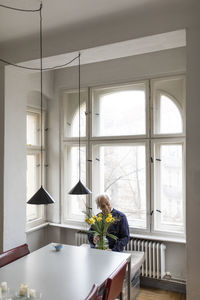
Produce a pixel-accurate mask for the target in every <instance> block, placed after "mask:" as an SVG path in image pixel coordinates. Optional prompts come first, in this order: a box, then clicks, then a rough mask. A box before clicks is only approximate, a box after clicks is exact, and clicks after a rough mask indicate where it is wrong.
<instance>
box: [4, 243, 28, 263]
mask: <svg viewBox="0 0 200 300" xmlns="http://www.w3.org/2000/svg"><path fill="white" fill-rule="evenodd" d="M29 253H30V251H29V249H28V245H27V244H23V245H20V246H18V247H16V248H13V249H10V250H8V251H5V252H3V253H2V254H0V268H1V267H3V266H5V265H7V264H9V263H11V262H13V261H15V260H17V259H19V258H21V257H23V256H25V255H27V254H29Z"/></svg>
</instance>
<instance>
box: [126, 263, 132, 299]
mask: <svg viewBox="0 0 200 300" xmlns="http://www.w3.org/2000/svg"><path fill="white" fill-rule="evenodd" d="M127 285H128V286H127V287H128V300H131V259H129V261H128V280H127Z"/></svg>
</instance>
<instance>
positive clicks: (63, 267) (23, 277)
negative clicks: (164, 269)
mask: <svg viewBox="0 0 200 300" xmlns="http://www.w3.org/2000/svg"><path fill="white" fill-rule="evenodd" d="M54 245H55V244H54V243H50V244H48V245H46V246H44V247H42V248H40V249H38V250H36V251H34V252H32V253H30V254H28V255H26V256H24V257H22V258H20V259H18V260H16V261H14V262H12V263H10V264H8V265H6V266H4V267H2V268H0V282H7V285H8V287H9V288H10V290H12V291H17V290H18V289H19V286H20V284H26V285H28V287H29V288H30V289H34V290H35V291H37V293H39V294H40V295H41V299H42V300H84V299H85V298H86V297H87V295H88V294H89V292H90V290H91V288H92V286H93V284H97V285H98V286H99V287H101V286H103V285H104V284H105V282H106V279H107V278H108V277H109V276H110V275H111V274H112V272H113V271H115V270H116V269H117V267H118V266H119V265H120V264H121V263H122V262H124V261H127V262H128V266H129V267H128V281H127V282H128V295H127V299H128V300H130V259H131V254H130V253H122V252H114V251H105V250H98V249H92V248H89V247H79V246H72V245H63V247H62V249H61V250H60V251H56V249H55V247H54Z"/></svg>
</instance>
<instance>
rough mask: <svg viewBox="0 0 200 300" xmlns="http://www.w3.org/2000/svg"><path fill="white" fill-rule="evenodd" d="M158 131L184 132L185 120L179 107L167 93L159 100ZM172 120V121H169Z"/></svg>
mask: <svg viewBox="0 0 200 300" xmlns="http://www.w3.org/2000/svg"><path fill="white" fill-rule="evenodd" d="M156 110H157V112H158V113H159V116H158V115H157V118H156V121H157V123H156V126H155V128H156V133H165V134H166V133H181V132H183V122H182V117H181V113H180V110H179V108H178V107H177V105H176V104H175V102H173V100H172V99H170V98H169V97H167V96H165V95H160V98H159V101H157V107H156ZM169 120H170V122H169Z"/></svg>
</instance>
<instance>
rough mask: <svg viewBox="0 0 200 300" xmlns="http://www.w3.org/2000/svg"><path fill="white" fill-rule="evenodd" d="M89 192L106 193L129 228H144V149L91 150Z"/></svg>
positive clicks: (133, 146) (142, 147) (123, 147)
mask: <svg viewBox="0 0 200 300" xmlns="http://www.w3.org/2000/svg"><path fill="white" fill-rule="evenodd" d="M93 164H94V170H93V191H94V194H95V195H96V196H97V195H98V194H100V193H104V192H105V193H108V194H109V195H110V197H111V199H112V204H113V207H114V208H116V209H118V210H120V211H122V212H124V213H125V214H126V216H127V218H128V221H129V225H131V226H134V227H138V228H146V154H145V145H106V146H100V145H98V146H97V145H95V146H93Z"/></svg>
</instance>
